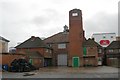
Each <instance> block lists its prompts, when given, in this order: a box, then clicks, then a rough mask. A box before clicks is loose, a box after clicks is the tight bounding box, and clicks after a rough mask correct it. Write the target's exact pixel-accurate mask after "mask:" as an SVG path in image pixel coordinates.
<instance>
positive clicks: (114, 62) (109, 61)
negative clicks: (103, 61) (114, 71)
mask: <svg viewBox="0 0 120 80" xmlns="http://www.w3.org/2000/svg"><path fill="white" fill-rule="evenodd" d="M107 65H108V66H112V67H120V64H119V59H118V58H107Z"/></svg>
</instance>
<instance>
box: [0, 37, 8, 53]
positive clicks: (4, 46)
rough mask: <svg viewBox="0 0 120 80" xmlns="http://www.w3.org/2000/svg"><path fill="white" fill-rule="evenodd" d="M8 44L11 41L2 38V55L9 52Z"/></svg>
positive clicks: (0, 40) (0, 46)
mask: <svg viewBox="0 0 120 80" xmlns="http://www.w3.org/2000/svg"><path fill="white" fill-rule="evenodd" d="M8 42H9V40H7V39H5V38H3V37H1V36H0V53H6V52H8Z"/></svg>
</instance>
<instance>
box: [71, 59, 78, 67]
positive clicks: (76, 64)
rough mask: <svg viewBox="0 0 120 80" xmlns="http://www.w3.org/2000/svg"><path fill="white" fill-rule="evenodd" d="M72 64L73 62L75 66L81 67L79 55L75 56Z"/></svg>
mask: <svg viewBox="0 0 120 80" xmlns="http://www.w3.org/2000/svg"><path fill="white" fill-rule="evenodd" d="M72 64H73V67H79V66H80V60H79V57H73V59H72Z"/></svg>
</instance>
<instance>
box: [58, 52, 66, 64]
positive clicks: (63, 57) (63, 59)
mask: <svg viewBox="0 0 120 80" xmlns="http://www.w3.org/2000/svg"><path fill="white" fill-rule="evenodd" d="M58 66H67V54H59V55H58Z"/></svg>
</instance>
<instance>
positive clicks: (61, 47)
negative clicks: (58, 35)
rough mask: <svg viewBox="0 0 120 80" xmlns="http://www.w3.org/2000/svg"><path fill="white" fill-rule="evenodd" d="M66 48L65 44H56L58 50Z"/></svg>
mask: <svg viewBox="0 0 120 80" xmlns="http://www.w3.org/2000/svg"><path fill="white" fill-rule="evenodd" d="M65 48H66V44H58V49H65Z"/></svg>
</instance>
